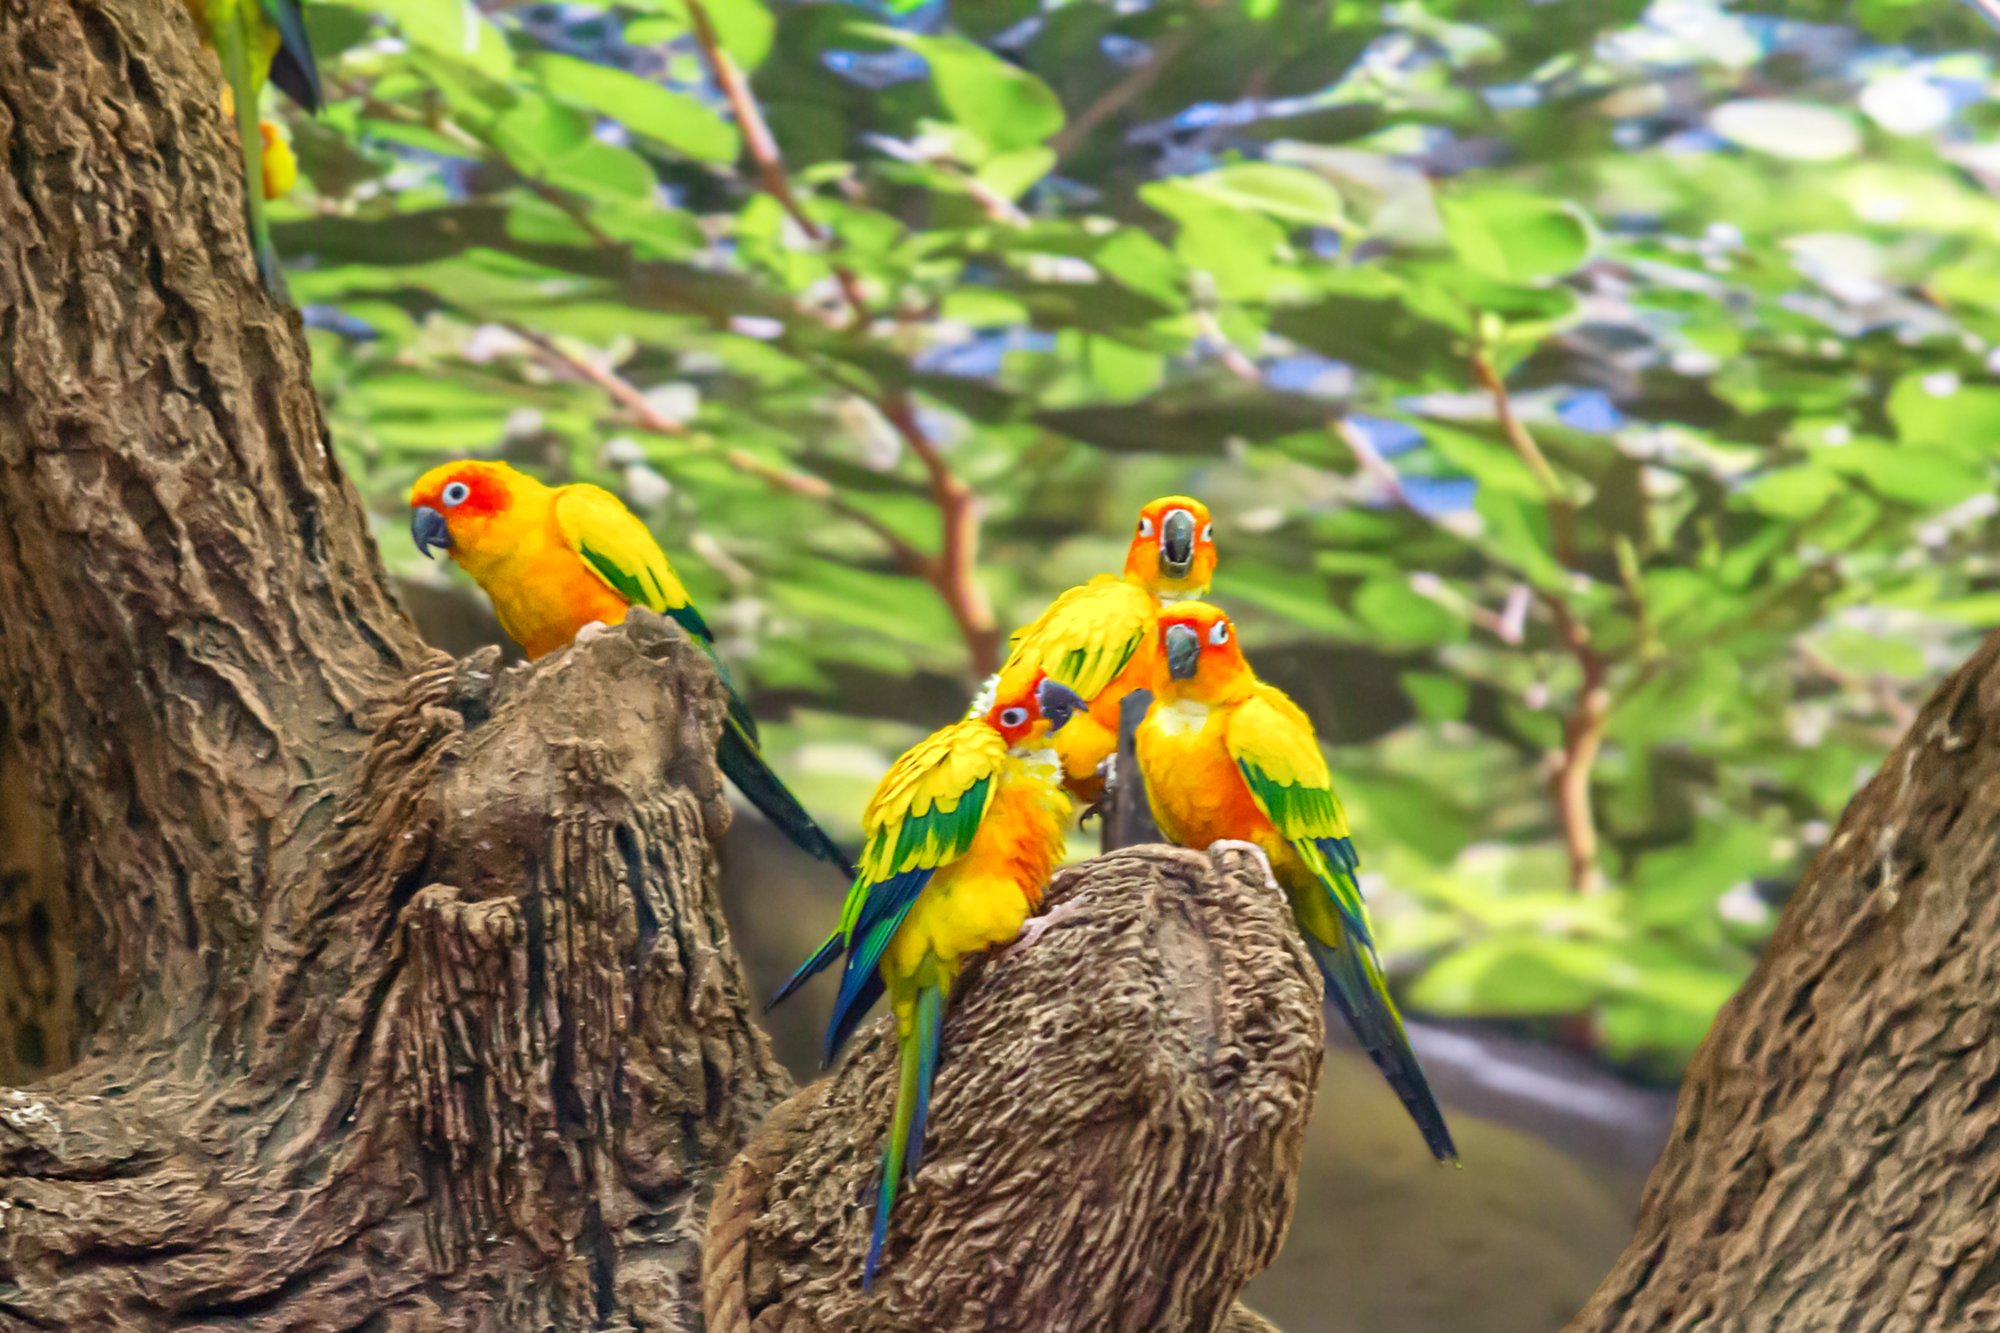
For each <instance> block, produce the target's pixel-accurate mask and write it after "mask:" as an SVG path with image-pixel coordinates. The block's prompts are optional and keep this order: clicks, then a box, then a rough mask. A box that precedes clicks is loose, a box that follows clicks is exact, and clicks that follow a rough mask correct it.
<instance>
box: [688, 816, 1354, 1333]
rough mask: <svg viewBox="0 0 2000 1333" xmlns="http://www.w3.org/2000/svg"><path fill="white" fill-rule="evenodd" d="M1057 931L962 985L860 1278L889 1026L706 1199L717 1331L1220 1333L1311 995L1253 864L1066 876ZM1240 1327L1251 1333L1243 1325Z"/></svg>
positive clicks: (1280, 1187)
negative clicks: (880, 1247)
mask: <svg viewBox="0 0 2000 1333" xmlns="http://www.w3.org/2000/svg"><path fill="white" fill-rule="evenodd" d="M1050 902H1051V904H1052V905H1053V906H1054V908H1055V910H1056V911H1058V912H1066V913H1068V914H1069V915H1068V916H1067V917H1066V918H1065V919H1062V920H1060V921H1059V922H1058V923H1056V924H1054V925H1052V926H1051V927H1050V929H1049V930H1048V931H1047V933H1046V934H1044V935H1043V936H1042V938H1041V939H1040V940H1039V941H1037V942H1036V943H1034V944H1033V945H1031V946H1029V947H1027V948H1025V949H1022V950H1020V951H1018V952H1015V953H1009V954H1004V955H1002V956H1000V957H998V958H996V959H993V960H991V961H990V962H987V963H985V964H984V965H982V966H980V967H979V968H978V970H977V971H976V972H973V973H970V974H969V975H968V981H967V983H966V984H965V985H964V987H963V988H962V990H961V993H960V996H959V998H958V1000H957V1001H956V1002H955V1003H954V1005H953V1008H952V1012H951V1014H950V1016H949V1017H948V1018H947V1020H946V1024H945V1036H944V1061H943V1064H942V1067H941V1069H940V1071H939V1074H938V1079H937V1085H936V1092H935V1094H934V1097H933V1100H932V1103H931V1130H930V1133H929V1135H928V1136H927V1139H926V1148H925V1152H924V1158H923V1168H922V1170H921V1172H920V1173H919V1174H918V1176H917V1178H916V1180H915V1182H914V1183H913V1184H912V1185H911V1186H910V1187H909V1188H907V1189H906V1190H905V1191H904V1192H903V1194H902V1196H901V1198H900V1199H899V1200H898V1201H897V1205H896V1213H895V1218H894V1220H893V1223H892V1225H891V1227H890V1231H889V1244H888V1248H887V1250H886V1252H885V1257H884V1261H883V1267H882V1271H881V1273H880V1274H879V1275H878V1277H877V1280H876V1284H875V1289H874V1291H873V1292H872V1293H869V1294H864V1293H863V1292H862V1290H861V1285H860V1265H861V1258H862V1253H863V1251H864V1249H865V1248H866V1244H867V1232H868V1225H869V1218H870V1206H869V1203H868V1201H869V1200H870V1199H872V1186H873V1182H874V1181H875V1179H876V1172H877V1170H878V1167H879V1163H880V1158H881V1149H882V1142H883V1136H884V1134H885V1133H886V1132H887V1129H888V1122H889V1113H890V1107H891V1104H892V1103H893V1101H894V1097H895V1084H896V1057H895V1042H894V1037H893V1032H894V1025H893V1022H892V1021H891V1020H887V1019H883V1020H879V1021H877V1022H875V1023H874V1024H873V1025H871V1026H870V1027H869V1028H867V1029H866V1030H864V1031H863V1032H862V1033H861V1034H860V1035H859V1037H858V1038H857V1039H856V1042H855V1049H854V1051H853V1053H852V1054H851V1055H850V1056H848V1057H847V1058H846V1059H845V1060H844V1061H843V1062H842V1063H841V1065H840V1066H839V1068H838V1069H837V1070H836V1071H835V1072H834V1073H833V1074H832V1075H831V1076H830V1077H828V1078H825V1079H822V1080H820V1081H819V1082H817V1083H815V1084H813V1085H812V1086H811V1087H809V1088H807V1089H805V1090H804V1091H802V1092H800V1093H799V1094H797V1095H796V1096H794V1097H793V1098H792V1099H791V1100H789V1101H788V1102H786V1103H785V1104H784V1105H783V1106H782V1107H780V1108H779V1109H778V1111H777V1112H776V1113H774V1114H773V1115H772V1117H771V1119H770V1120H769V1121H768V1122H766V1124H765V1125H764V1127H763V1128H762V1129H761V1130H759V1131H758V1133H757V1135H756V1137H755V1138H753V1139H752V1140H751V1142H750V1145H749V1146H748V1147H747V1148H746V1149H745V1150H744V1153H743V1155H742V1156H741V1157H739V1158H738V1159H737V1160H736V1162H735V1163H734V1164H733V1165H732V1166H731V1168H730V1170H729V1173H728V1175H727V1176H726V1177H725V1179H724V1182H723V1184H722V1185H721V1186H720V1188H719V1189H718V1192H717V1196H716V1202H715V1205H714V1208H713V1209H712V1211H711V1213H710V1217H709V1233H708V1266H707V1272H706V1275H705V1278H704V1283H705V1286H706V1291H707V1312H708V1317H709V1327H710V1330H711V1333H750V1331H751V1330H756V1331H757V1333H773V1331H775V1330H781V1329H782V1330H787V1331H788V1333H805V1331H806V1330H824V1331H826V1333H833V1331H834V1330H863V1329H869V1330H881V1331H883V1333H887V1331H889V1330H903V1329H908V1330H928V1331H932V1333H944V1331H945V1330H957V1329H965V1330H971V1329H1021V1330H1047V1329H1086V1328H1087V1329H1107V1330H1108V1329H1134V1330H1140V1329H1144V1330H1152V1329H1175V1330H1202V1329H1213V1328H1217V1327H1220V1326H1222V1321H1224V1320H1225V1319H1226V1318H1231V1317H1233V1316H1232V1314H1231V1308H1230V1307H1231V1303H1232V1302H1233V1300H1234V1299H1235V1296H1236V1293H1237V1292H1238V1291H1240V1290H1241V1289H1242V1285H1243V1283H1244V1282H1245V1281H1246V1280H1247V1279H1248V1278H1249V1277H1250V1276H1251V1275H1252V1274H1254V1273H1255V1272H1257V1271H1258V1270H1259V1269H1261V1268H1263V1267H1264V1266H1265V1265H1266V1264H1267V1263H1269V1262H1270V1261H1271V1259H1272V1258H1273V1257H1275V1255H1276V1254H1277V1250H1278V1246H1279V1243H1280V1241H1281V1240H1282V1238H1283V1235H1284V1230H1285V1226H1286V1224H1287V1222H1288V1221H1289V1220H1290V1216H1291V1208H1292V1199H1293V1189H1294V1184H1295V1181H1296V1178H1297V1172H1298V1162H1299V1154H1300V1151H1301V1148H1302V1144H1303V1136H1304V1130H1305V1124H1306V1121H1307V1119H1308V1117H1309V1116H1310V1114H1311V1111H1312V1103H1313V1094H1314V1089H1315V1088H1316V1087H1317V1085H1318V1079H1319V1070H1320V1060H1321V1051H1322V1038H1323V1029H1322V1026H1321V1015H1320V985H1319V980H1318V976H1317V974H1316V973H1315V972H1314V971H1313V968H1312V964H1311V961H1310V959H1309V958H1308V957H1307V956H1306V953H1305V950H1304V947H1303V946H1302V945H1301V944H1300V942H1299V939H1298V932H1297V930H1296V928H1295V927H1294V926H1293V925H1292V923H1291V919H1290V915H1289V912H1288V910H1287V908H1286V906H1285V903H1284V900H1283V898H1282V897H1281V896H1280V895H1278V894H1277V893H1275V892H1273V891H1272V889H1271V888H1270V886H1269V884H1268V882H1267V881H1265V880H1264V878H1263V873H1262V870H1261V868H1260V867H1258V866H1257V865H1256V864H1254V863H1253V862H1252V861H1251V859H1250V858H1249V857H1248V856H1246V855H1245V854H1243V853H1241V852H1234V851H1232V852H1226V853H1217V854H1216V862H1215V864H1213V865H1211V863H1210V861H1209V858H1207V857H1205V856H1202V855H1199V854H1197V853H1193V852H1182V851H1169V850H1167V849H1164V848H1158V847H1154V848H1145V849H1137V850H1133V851H1128V852H1123V853H1119V854H1117V855H1113V856H1108V857H1105V858H1102V859H1100V860H1097V861H1092V862H1089V863H1087V864H1086V865H1084V866H1081V867H1075V868H1072V869H1070V870H1067V871H1064V872H1062V873H1061V874H1059V875H1058V876H1057V877H1056V880H1055V883H1054V884H1053V885H1052V886H1051V888H1050ZM1236 1326H1237V1327H1246V1326H1250V1325H1244V1324H1242V1323H1241V1322H1240V1321H1239V1323H1238V1324H1237V1325H1236Z"/></svg>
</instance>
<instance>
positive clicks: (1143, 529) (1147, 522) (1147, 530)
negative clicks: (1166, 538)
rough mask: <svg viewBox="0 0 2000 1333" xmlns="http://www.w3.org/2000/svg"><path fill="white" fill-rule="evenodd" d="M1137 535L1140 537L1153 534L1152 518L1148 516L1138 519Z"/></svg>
mask: <svg viewBox="0 0 2000 1333" xmlns="http://www.w3.org/2000/svg"><path fill="white" fill-rule="evenodd" d="M1139 535H1140V536H1141V537H1150V536H1152V535H1153V520H1152V519H1150V518H1142V519H1140V520H1139Z"/></svg>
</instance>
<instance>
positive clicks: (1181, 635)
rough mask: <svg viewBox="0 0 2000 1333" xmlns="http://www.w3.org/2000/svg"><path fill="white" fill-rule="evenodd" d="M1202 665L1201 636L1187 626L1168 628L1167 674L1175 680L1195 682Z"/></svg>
mask: <svg viewBox="0 0 2000 1333" xmlns="http://www.w3.org/2000/svg"><path fill="white" fill-rule="evenodd" d="M1200 665H1201V635H1200V634H1198V633H1196V632H1195V631H1194V630H1192V629H1189V628H1188V627H1187V626H1186V625H1169V626H1167V674H1168V675H1169V676H1172V677H1173V678H1174V679H1175V680H1193V679H1194V673H1195V668H1197V667H1199V666H1200Z"/></svg>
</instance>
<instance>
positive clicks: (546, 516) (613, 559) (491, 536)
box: [410, 460, 854, 879]
mask: <svg viewBox="0 0 2000 1333" xmlns="http://www.w3.org/2000/svg"><path fill="white" fill-rule="evenodd" d="M410 506H411V512H410V536H411V538H412V539H413V540H414V541H415V542H416V544H417V549H418V550H419V551H422V552H423V553H424V555H426V556H429V555H430V553H431V552H432V551H433V550H443V551H447V552H449V553H450V555H451V558H452V559H453V560H454V561H456V562H457V563H458V566H459V567H460V568H461V569H463V570H464V571H465V572H466V573H468V574H470V575H471V576H472V578H473V581H474V582H476V583H477V584H478V585H479V586H480V587H481V588H483V589H485V590H486V595H487V596H488V597H489V598H491V599H492V601H493V610H494V613H495V614H496V615H498V616H499V618H500V627H501V628H502V629H504V630H506V631H507V636H508V637H509V638H511V639H512V640H514V642H516V643H518V644H520V645H521V648H522V650H523V651H524V652H526V653H527V654H528V656H529V657H542V656H544V655H546V654H548V653H552V652H554V651H555V650H556V649H558V648H561V647H563V646H564V645H566V644H568V643H569V642H570V641H571V640H572V639H574V638H575V637H576V635H577V632H578V631H579V630H581V629H583V628H585V627H586V626H588V625H592V624H601V625H616V624H619V623H620V622H622V621H623V620H624V619H625V615H626V613H627V612H628V611H630V610H631V609H632V608H633V607H634V606H643V607H646V608H647V609H648V610H652V611H657V612H659V613H660V614H661V615H664V616H668V617H671V618H672V619H673V620H674V621H675V622H676V623H678V624H679V625H680V627H681V628H682V629H684V630H686V631H687V633H688V637H689V638H691V639H693V640H694V641H695V642H696V643H698V644H700V645H701V646H702V647H703V648H704V649H705V650H707V652H708V655H709V660H710V661H711V662H713V663H714V664H715V670H716V674H717V675H718V676H720V677H721V678H722V685H723V689H724V690H725V691H726V692H727V694H728V696H729V715H728V717H727V719H725V721H724V724H723V728H722V743H721V745H720V746H719V747H718V749H717V751H716V759H717V761H718V762H719V763H720V765H721V767H722V771H723V772H724V773H725V774H727V775H728V777H729V780H730V781H731V782H734V783H735V784H736V787H737V790H739V791H741V792H742V793H743V794H744V795H745V796H747V797H749V798H750V803H751V804H752V805H754V806H756V807H757V808H758V809H759V810H761V811H763V812H764V816H765V818H767V819H769V820H770V821H771V822H772V823H773V824H776V825H777V826H778V827H779V828H780V829H782V830H783V831H784V833H785V836H786V837H788V838H790V839H791V840H792V841H793V842H795V843H797V844H798V845H799V846H800V847H801V848H803V849H804V850H805V851H806V852H808V853H810V854H811V855H813V856H816V857H818V858H819V859H820V860H822V861H827V862H830V863H831V864H833V865H835V866H838V867H839V868H840V871H841V873H842V874H844V875H846V876H847V877H848V878H849V879H852V878H853V877H854V867H853V865H852V864H851V863H850V862H849V861H848V859H847V858H846V856H844V855H843V854H842V853H841V850H840V848H839V847H838V846H836V845H835V844H834V841H833V839H832V838H829V837H828V836H827V835H826V833H825V832H824V831H823V830H822V829H821V828H820V826H819V825H818V824H816V823H814V822H813V817H812V816H811V815H809V814H807V813H806V810H805V807H804V806H802V805H800V804H799V802H798V798H797V797H795V796H793V795H792V793H791V792H790V791H789V790H787V789H786V787H785V784H784V783H783V782H780V781H779V780H778V775H777V774H775V773H773V772H772V771H771V769H770V766H769V765H768V764H766V763H765V762H764V755H763V752H762V751H761V750H760V749H759V748H758V744H757V724H756V721H755V720H754V719H753V718H752V717H751V716H750V710H749V708H748V707H747V706H746V705H745V704H744V702H743V699H742V697H741V696H740V695H738V694H737V692H736V686H735V684H734V683H733V682H732V681H731V680H730V679H729V672H728V671H727V670H726V669H725V668H724V667H723V665H722V662H721V660H720V659H718V658H717V657H716V656H715V635H714V634H713V633H712V632H711V631H710V630H709V628H708V623H707V622H706V621H704V620H703V619H702V618H701V612H699V611H697V610H696V609H695V608H694V604H693V603H692V602H690V601H689V600H688V595H687V589H686V588H685V587H683V586H682V585H681V581H680V578H679V576H677V575H676V574H675V573H674V569H673V566H672V565H670V564H668V563H667V557H666V555H665V554H664V553H663V552H662V551H661V550H660V546H659V543H658V542H655V541H654V540H653V534H652V533H650V532H648V531H647V530H646V525H645V524H644V523H641V522H640V521H639V520H638V518H637V517H636V516H635V515H634V514H633V513H632V511H631V510H629V509H627V508H626V507H625V506H624V504H623V503H622V502H621V501H620V500H619V499H618V497H617V496H615V495H613V494H612V493H611V492H609V491H607V490H604V489H602V488H600V487H597V486H589V485H581V484H579V485H573V486H545V485H543V484H542V483H541V482H539V481H537V480H536V479H535V478H533V477H531V476H529V475H528V474H526V473H525V472H520V471H517V470H515V469H514V468H511V467H509V466H507V464H505V463H489V462H479V461H475V460H465V461H462V462H457V463H445V464H443V465H441V466H439V467H435V468H432V469H431V470H430V471H429V472H426V473H425V474H424V475H423V476H421V477H419V478H417V483H416V485H415V486H413V487H411V488H410Z"/></svg>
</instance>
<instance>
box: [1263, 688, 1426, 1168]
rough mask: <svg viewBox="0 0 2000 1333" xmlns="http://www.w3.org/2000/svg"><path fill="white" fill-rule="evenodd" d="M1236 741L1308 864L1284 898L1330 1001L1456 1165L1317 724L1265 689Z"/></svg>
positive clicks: (1290, 877)
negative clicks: (1371, 911) (1406, 1020)
mask: <svg viewBox="0 0 2000 1333" xmlns="http://www.w3.org/2000/svg"><path fill="white" fill-rule="evenodd" d="M1228 743H1229V752H1230V757H1231V758H1233V759H1234V760H1235V761H1236V767H1237V770H1238V771H1239V772H1240V773H1242V775H1243V783H1244V785H1245V786H1246V787H1247V788H1248V789H1249V791H1250V795H1251V797H1252V799H1253V800H1255V801H1256V803H1257V806H1258V808H1259V809H1261V810H1262V811H1263V812H1264V816H1265V818H1267V819H1269V820H1270V821H1271V825H1272V827H1273V828H1274V829H1276V830H1277V832H1278V834H1279V835H1280V836H1281V837H1283V838H1284V839H1285V840H1286V841H1287V842H1288V843H1290V844H1291V847H1292V850H1293V851H1294V852H1295V853H1297V855H1298V858H1299V862H1300V863H1302V864H1303V866H1304V870H1303V871H1302V870H1300V869H1297V868H1296V867H1294V868H1291V869H1289V870H1288V871H1287V873H1286V874H1285V876H1284V878H1285V893H1286V896H1287V897H1288V898H1289V899H1290V900H1291V906H1292V916H1293V917H1294V918H1295V919H1296V920H1297V921H1298V923H1299V930H1300V932H1301V933H1302V934H1303V935H1304V936H1305V939H1306V947H1307V949H1308V950H1309V951H1310V952H1311V953H1312V956H1313V960H1314V961H1315V962H1316V963H1317V964H1318V965H1319V970H1320V975H1321V976H1323V977H1324V978H1325V979H1326V992H1327V996H1328V998H1330V999H1331V1000H1332V1001H1333V1003H1334V1005H1335V1006H1336V1007H1337V1008H1338V1009H1339V1010H1340V1013H1341V1017H1343V1018H1345V1019H1346V1020H1347V1025H1348V1027H1349V1028H1351V1029H1353V1032H1354V1035H1355V1038H1356V1039H1357V1040H1358V1041H1359V1042H1360V1043H1361V1048H1362V1049H1363V1050H1365V1051H1367V1052H1368V1058H1369V1059H1371V1060H1373V1061H1374V1062H1375V1067H1376V1068H1377V1069H1379V1070H1380V1071H1382V1077H1383V1078H1385V1079H1387V1080H1388V1082H1389V1086H1390V1087H1391V1088H1392V1089H1394V1090H1395V1093H1396V1096H1397V1097H1398V1098H1399V1099H1400V1100H1401V1101H1402V1103H1403V1107H1404V1109H1405V1110H1407V1111H1408V1112H1409V1114H1410V1118H1411V1119H1412V1120H1414V1121H1416V1122H1417V1128H1418V1130H1419V1131H1421V1132H1422V1134H1423V1136H1424V1142H1425V1143H1426V1144H1427V1145H1428V1146H1429V1147H1430V1150H1431V1152H1432V1153H1433V1154H1434V1155H1435V1156H1436V1157H1437V1158H1438V1159H1439V1160H1440V1161H1453V1160H1456V1159H1457V1157H1458V1149H1457V1147H1456V1146H1455V1145H1454V1144H1453V1143H1452V1139H1451V1131H1450V1129H1449V1128H1447V1127H1446V1125H1445V1119H1444V1112H1443V1111H1442V1110H1441V1109H1440V1108H1439V1106H1438V1104H1437V1098H1436V1097H1435V1096H1433V1095H1432V1093H1431V1089H1430V1083H1429V1082H1428V1080H1426V1079H1425V1078H1424V1071H1423V1067H1422V1066H1421V1065H1419V1064H1418V1063H1417V1056H1416V1052H1415V1051H1413V1050H1411V1049H1410V1039H1409V1035H1408V1034H1407V1033H1406V1032H1405V1031H1404V1030H1403V1019H1402V1016H1401V1015H1399V1014H1398V1013H1397V1012H1396V1002H1395V1001H1394V1000H1393V999H1392V998H1390V995H1389V983H1388V979H1387V978H1386V977H1384V976H1383V973H1382V960H1381V959H1380V957H1378V956H1377V954H1376V952H1375V934H1374V930H1373V929H1372V928H1371V926H1370V925H1369V921H1368V906H1367V904H1366V903H1364V902H1363V901H1362V899H1361V884H1360V881H1359V879H1358V878H1357V875H1358V873H1359V871H1360V869H1361V858H1360V856H1359V855H1358V854H1357V853H1356V852H1355V850H1354V840H1353V839H1352V838H1351V837H1350V836H1349V829H1348V824H1347V812H1346V811H1344V810H1343V809H1341V806H1340V799H1339V797H1337V796H1335V795H1334V792H1333V775H1332V773H1331V772H1330V771H1329V770H1328V768H1327V766H1326V756H1325V755H1323V754H1322V753H1320V749H1319V741H1318V739H1317V738H1316V737H1315V736H1314V735H1313V731H1312V724H1311V722H1310V721H1308V720H1307V718H1306V716H1305V714H1303V713H1302V712H1300V711H1299V709H1298V707H1297V705H1295V704H1293V703H1292V701H1291V700H1290V699H1287V698H1286V697H1285V696H1284V695H1282V694H1280V693H1279V692H1278V691H1277V690H1275V689H1272V688H1271V687H1270V686H1260V688H1259V692H1258V694H1257V695H1256V696H1254V697H1252V698H1251V699H1250V700H1248V701H1246V702H1245V703H1243V704H1242V705H1240V706H1239V707H1238V709H1237V710H1236V713H1235V715H1234V716H1233V717H1232V718H1231V720H1230V726H1229V733H1228Z"/></svg>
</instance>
